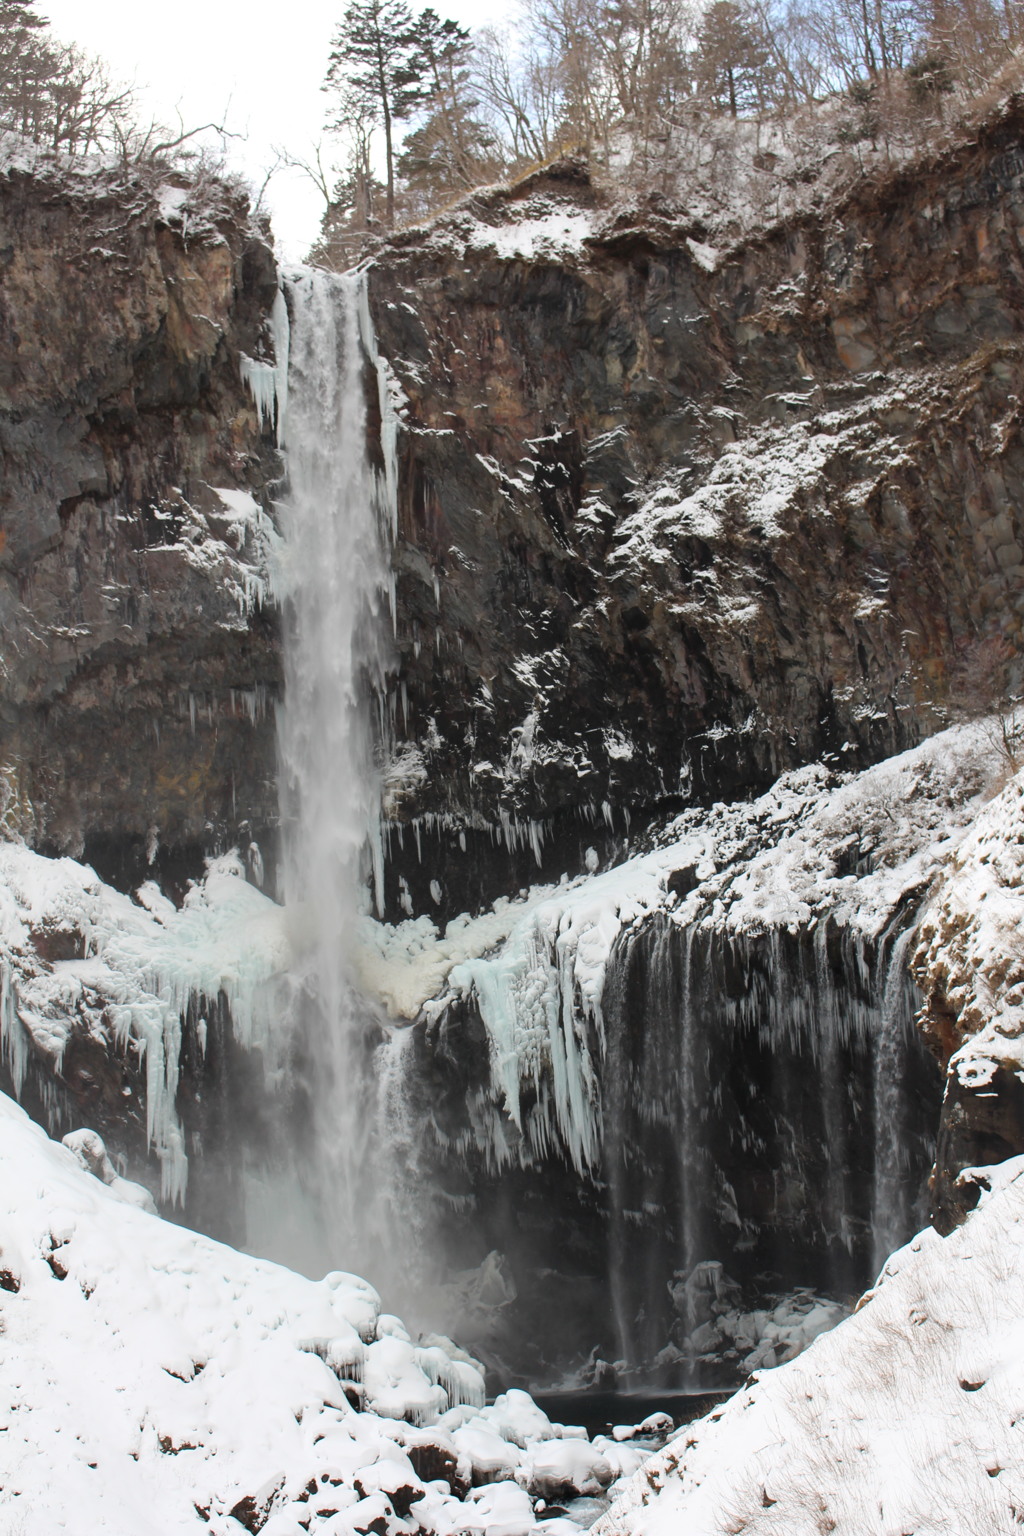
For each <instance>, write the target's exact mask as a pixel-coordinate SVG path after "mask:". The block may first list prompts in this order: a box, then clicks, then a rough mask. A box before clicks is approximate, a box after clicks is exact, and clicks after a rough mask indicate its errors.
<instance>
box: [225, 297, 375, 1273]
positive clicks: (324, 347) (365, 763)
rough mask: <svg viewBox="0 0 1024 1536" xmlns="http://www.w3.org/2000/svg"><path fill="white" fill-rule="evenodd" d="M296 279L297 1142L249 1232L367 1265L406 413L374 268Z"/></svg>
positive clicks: (285, 438) (292, 1046)
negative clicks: (371, 950) (363, 943)
mask: <svg viewBox="0 0 1024 1536" xmlns="http://www.w3.org/2000/svg"><path fill="white" fill-rule="evenodd" d="M284 283H285V292H286V299H287V307H286V306H285V304H284V303H282V304H281V305H280V306H278V308H277V309H276V310H275V343H276V347H277V366H276V369H275V383H276V384H277V389H278V393H277V412H278V441H279V444H280V446H281V447H282V448H283V450H284V455H285V462H286V468H287V482H286V494H285V496H284V499H283V501H282V503H281V504H280V509H279V510H280V516H281V523H282V532H283V535H284V543H283V549H282V553H281V559H280V568H279V571H278V575H277V583H276V584H277V591H278V596H279V598H280V601H281V605H282V610H283V616H284V624H283V630H284V635H283V659H284V699H283V703H282V706H281V708H280V712H279V719H278V755H279V775H280V803H281V816H282V833H283V839H282V840H283V860H282V866H283V893H282V894H283V897H284V903H285V911H286V916H287V923H288V926H289V930H290V934H291V938H292V943H293V948H294V951H295V954H296V965H295V968H294V969H293V972H292V975H291V978H290V982H291V990H292V996H291V998H290V999H289V1000H288V1002H287V1004H286V1007H287V1011H288V1012H289V1014H290V1016H291V1018H290V1028H288V1029H287V1030H286V1031H285V1037H286V1038H285V1048H286V1049H287V1050H288V1051H289V1052H290V1055H289V1060H288V1063H287V1071H286V1074H285V1081H284V1082H283V1083H282V1089H283V1093H284V1096H285V1097H286V1098H287V1095H288V1093H289V1092H291V1093H292V1095H293V1096H295V1090H296V1087H298V1089H299V1092H298V1095H297V1098H298V1104H299V1107H298V1110H297V1111H296V1122H295V1125H294V1126H293V1134H294V1139H295V1141H296V1142H297V1143H298V1148H299V1150H298V1151H297V1153H296V1156H295V1160H294V1163H293V1166H292V1167H291V1168H290V1169H288V1170H282V1172H281V1174H280V1176H279V1177H275V1178H272V1179H271V1180H270V1183H269V1185H268V1182H267V1178H266V1176H265V1175H261V1178H260V1180H259V1181H257V1184H256V1187H255V1188H254V1189H252V1190H250V1198H249V1201H248V1205H249V1209H248V1213H247V1220H248V1227H249V1240H250V1243H251V1244H253V1246H255V1247H258V1248H261V1249H262V1250H264V1251H271V1252H273V1253H274V1256H280V1257H283V1258H287V1259H288V1260H289V1261H290V1262H292V1263H293V1264H296V1265H298V1266H300V1267H305V1268H308V1269H310V1270H312V1269H316V1268H317V1267H321V1268H322V1267H335V1266H337V1265H338V1264H339V1263H343V1264H344V1265H345V1267H352V1268H355V1267H357V1266H358V1265H359V1264H362V1265H363V1267H364V1268H370V1267H371V1266H370V1264H369V1262H368V1258H367V1245H368V1244H369V1243H370V1242H371V1238H372V1233H371V1230H370V1229H371V1228H372V1225H373V1220H374V1214H373V1212H372V1211H371V1209H370V1207H371V1205H372V1202H371V1201H369V1200H368V1188H367V1185H366V1181H365V1179H364V1178H363V1176H362V1170H363V1169H364V1166H365V1163H366V1159H367V1156H368V1152H369V1143H370V1140H371V1137H372V1132H373V1123H374V1114H373V1097H374V1088H373V1084H372V1073H371V1071H370V1061H369V1057H370V1055H371V1054H372V1052H371V1050H370V1047H369V1046H368V1043H367V1014H368V1012H369V1009H368V1005H367V1004H366V1001H365V999H364V998H362V997H361V996H360V994H359V993H358V991H357V989H356V988H355V986H354V984H353V980H352V974H353V947H354V944H355V935H356V932H357V928H358V922H359V919H360V917H361V916H362V914H363V912H364V910H365V907H366V906H367V905H368V904H370V903H369V902H368V898H367V887H368V885H369V887H370V889H371V890H372V891H373V893H374V896H373V902H374V903H375V904H376V905H377V906H378V908H379V905H380V891H381V883H382V878H383V869H382V859H381V854H380V849H381V839H380V832H379V811H380V794H379V782H378V772H377V769H376V767H375V765H374V758H373V732H372V721H371V701H372V697H373V695H374V693H377V694H378V695H380V694H381V693H382V692H383V682H384V675H385V669H386V665H387V660H388V641H389V637H390V634H391V631H392V622H391V620H392V618H393V601H394V593H393V583H392V578H391V574H390V560H389V551H390V544H391V540H392V537H393V533H394V509H395V473H396V469H395V451H394V450H395V441H396V431H395V422H394V417H393V412H392V409H391V403H390V399H389V393H388V379H387V374H386V369H385V367H384V365H383V363H382V362H380V360H379V359H378V358H377V355H376V348H375V344H374V337H373V327H372V323H371V320H370V315H369V309H368V305H367V299H366V288H365V280H364V279H363V277H362V276H361V275H360V274H346V275H342V276H339V275H335V274H331V273H327V272H323V271H317V270H313V269H307V268H298V269H294V270H291V271H289V272H287V273H286V274H285V279H284ZM285 351H286V353H287V363H286V367H285V366H283V359H282V353H284V352H285ZM285 378H286V380H287V389H286V391H284V390H283V389H282V387H281V384H282V381H283V380H284V379H285ZM368 386H369V388H370V389H372V388H373V387H374V386H376V390H377V396H378V398H377V400H376V401H375V402H373V404H374V408H375V410H376V411H379V414H380V420H381V424H382V430H381V434H380V437H381V455H380V457H381V462H380V464H379V465H375V464H374V463H373V462H372V461H371V455H370V453H369V452H368V443H367V432H368V428H369V425H370V413H369V409H368V397H367V393H368ZM367 864H369V866H370V867H369V869H367ZM368 877H369V878H368Z"/></svg>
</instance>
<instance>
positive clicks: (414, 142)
mask: <svg viewBox="0 0 1024 1536" xmlns="http://www.w3.org/2000/svg"><path fill="white" fill-rule="evenodd" d="M414 29H415V47H416V53H415V56H414V58H413V60H412V61H411V63H412V65H413V67H414V68H415V69H416V71H417V74H418V76H419V78H420V80H421V82H422V90H423V92H424V95H425V97H426V99H425V101H424V103H423V108H422V110H423V112H424V118H423V121H422V122H421V123H420V125H419V126H418V127H417V128H415V129H414V130H413V132H412V133H410V134H408V135H407V137H406V139H405V142H404V145H403V150H402V154H401V156H400V157H399V160H398V170H399V173H400V174H401V176H402V178H403V180H404V181H405V182H406V184H407V186H408V187H409V188H410V189H411V190H412V191H413V192H414V193H419V194H420V195H421V197H422V198H423V199H424V204H425V206H426V205H429V204H430V203H431V202H432V201H435V200H436V199H437V197H438V196H439V195H440V196H442V197H444V196H451V195H452V193H453V192H459V191H466V190H468V189H469V188H470V187H473V186H477V185H479V183H480V181H481V179H483V178H484V177H486V176H489V175H493V174H494V172H495V171H496V170H497V168H498V166H497V162H496V160H495V158H494V153H493V152H494V149H495V138H494V135H493V134H492V133H491V132H490V131H489V130H488V129H487V127H486V126H485V125H484V123H483V122H482V121H481V120H480V118H479V116H478V109H479V106H480V100H479V97H478V96H477V95H476V93H475V92H474V91H473V88H472V85H471V80H470V71H469V58H470V54H471V51H472V45H471V43H470V36H469V31H468V29H467V28H465V27H460V26H459V25H458V23H457V22H454V21H442V20H441V18H440V17H439V16H438V14H437V12H436V11H434V10H430V9H428V10H425V11H421V12H420V14H419V16H418V17H417V18H416V21H415V23H414Z"/></svg>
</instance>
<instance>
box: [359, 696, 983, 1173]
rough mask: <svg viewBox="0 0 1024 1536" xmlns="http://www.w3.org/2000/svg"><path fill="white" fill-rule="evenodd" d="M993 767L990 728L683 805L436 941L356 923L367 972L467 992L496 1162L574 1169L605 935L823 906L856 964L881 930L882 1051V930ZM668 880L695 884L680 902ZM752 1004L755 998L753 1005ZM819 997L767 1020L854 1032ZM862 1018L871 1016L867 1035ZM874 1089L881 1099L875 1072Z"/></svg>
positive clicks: (725, 924) (732, 931)
mask: <svg viewBox="0 0 1024 1536" xmlns="http://www.w3.org/2000/svg"><path fill="white" fill-rule="evenodd" d="M996 759H997V754H996V752H995V749H994V747H993V745H992V743H991V740H990V738H989V735H988V733H987V732H986V730H985V729H984V727H982V726H962V727H956V728H953V729H951V730H948V731H946V732H943V733H942V734H940V735H939V736H936V737H934V738H932V739H930V740H929V741H927V742H925V743H924V744H923V745H921V746H920V747H916V748H914V749H913V750H911V751H909V752H906V753H904V754H902V755H901V756H899V757H896V758H893V759H891V760H889V761H888V762H886V763H883V764H881V765H879V766H878V767H877V768H872V769H869V770H867V771H866V772H864V773H861V774H858V775H843V774H838V773H836V772H834V771H832V770H830V769H827V768H825V767H823V766H821V765H812V766H810V767H808V768H802V769H798V770H796V771H795V772H792V773H789V774H786V775H784V776H783V778H781V779H780V780H779V781H778V783H777V784H776V785H775V786H774V787H773V788H772V789H771V790H769V791H768V792H767V793H766V794H765V795H763V796H761V797H760V798H759V799H758V800H755V801H754V802H752V803H750V804H736V805H716V806H713V807H712V808H711V809H710V810H706V811H705V810H693V811H687V812H685V813H684V814H683V815H682V816H680V817H679V818H678V819H677V820H676V821H675V822H673V823H672V824H671V826H670V827H669V828H668V829H666V831H665V832H664V833H663V834H662V835H660V836H659V837H658V839H657V846H656V847H654V848H652V849H651V850H650V851H649V852H647V853H643V854H640V855H637V856H636V857H634V858H632V859H628V860H627V861H626V862H625V863H623V864H621V865H619V866H617V867H615V868H612V869H609V870H607V871H605V872H603V873H599V874H593V875H587V876H585V877H581V878H578V879H576V880H572V881H565V882H564V883H561V884H559V885H557V886H544V887H538V888H535V889H534V890H533V891H531V892H530V893H529V894H528V895H527V896H526V897H525V898H522V899H519V900H515V901H510V902H506V901H501V902H497V903H495V906H494V908H493V909H492V910H491V911H490V912H486V913H483V914H482V915H480V916H478V917H470V916H468V915H466V916H462V917H459V918H455V919H453V920H452V921H451V922H449V923H448V925H447V927H446V930H445V932H444V934H443V935H441V934H439V933H438V930H437V929H436V927H435V926H434V925H433V924H432V923H431V922H430V920H429V919H427V918H425V917H419V918H415V919H411V920H410V921H408V922H406V923H401V924H398V925H396V926H393V927H388V926H386V925H380V924H377V925H374V926H373V927H372V928H368V927H365V926H364V929H363V940H364V949H363V956H362V960H361V974H362V976H363V978H364V980H365V981H366V983H367V984H369V985H376V987H377V989H378V990H379V993H380V995H381V996H382V997H383V998H384V999H385V1000H386V1002H387V1003H388V1005H389V1007H390V1008H391V1010H392V1012H393V1013H395V1014H397V1015H399V1016H404V1017H407V1018H409V1017H414V1016H415V1015H416V1013H417V1012H418V1010H419V1009H420V1008H422V1009H423V1010H424V1011H425V1013H426V1015H427V1017H428V1018H437V1017H438V1016H439V1015H441V1014H442V1013H443V1011H444V1010H445V1009H446V1008H447V1007H449V1006H450V1005H451V1004H452V1003H453V1002H455V1001H458V1000H466V999H467V998H468V999H471V1000H472V1001H473V1003H474V1005H475V1006H476V1007H477V1009H478V1010H479V1014H480V1017H481V1019H482V1021H483V1023H484V1025H485V1027H486V1030H487V1036H488V1040H489V1046H490V1063H491V1065H490V1079H491V1081H490V1099H491V1104H492V1106H493V1110H494V1113H493V1114H490V1113H488V1112H487V1111H486V1106H481V1108H480V1113H479V1117H478V1125H479V1126H480V1127H481V1128H482V1129H481V1133H482V1134H483V1135H484V1136H485V1138H486V1139H487V1140H488V1141H489V1148H490V1152H491V1154H492V1156H493V1157H494V1159H495V1160H496V1162H498V1163H500V1162H502V1161H504V1160H507V1159H508V1158H510V1157H518V1156H521V1155H526V1156H542V1155H544V1154H545V1153H546V1152H548V1151H550V1150H552V1149H561V1150H562V1151H563V1152H564V1154H565V1155H567V1156H568V1157H569V1159H570V1160H571V1161H572V1163H573V1164H574V1166H575V1167H576V1168H577V1169H579V1170H581V1171H582V1170H584V1169H585V1168H587V1167H591V1166H593V1165H594V1164H595V1163H596V1161H597V1159H598V1156H599V1154H600V1149H601V1145H602V1120H601V1094H600V1080H601V1063H602V1060H603V1056H604V1051H605V1048H606V1044H607V1041H606V1020H605V1016H604V997H605V985H606V979H607V971H608V964H609V959H610V957H611V955H612V953H613V950H614V948H615V946H616V944H620V943H621V942H622V941H623V939H624V938H628V936H629V935H630V934H631V933H636V932H639V931H640V930H641V929H642V927H643V925H644V924H645V923H646V922H648V921H649V920H650V919H651V918H652V916H654V915H655V914H659V913H660V914H664V916H665V920H666V921H667V922H668V923H670V924H672V925H673V926H674V927H676V928H679V929H686V930H689V931H690V932H691V933H692V935H693V939H692V942H693V943H695V944H700V943H701V942H702V941H704V940H706V939H707V937H708V936H709V935H711V934H716V935H718V936H719V937H720V938H721V940H722V941H723V942H725V943H734V944H737V945H741V944H742V943H743V942H744V941H745V939H746V938H748V937H751V936H767V937H768V938H769V940H770V941H771V939H772V935H776V936H781V935H785V934H787V933H789V934H792V933H795V932H796V931H797V930H798V929H808V930H811V931H813V930H814V929H815V928H816V927H817V926H818V925H820V924H821V923H822V922H823V920H824V919H825V917H826V916H828V917H830V918H831V920H832V921H833V922H834V923H835V924H837V925H839V926H840V927H841V928H842V929H843V930H845V931H846V932H847V934H848V935H849V944H850V946H851V949H852V951H858V946H861V948H860V950H859V952H860V953H861V955H862V958H861V959H860V960H858V959H857V958H856V954H854V955H853V958H852V960H851V964H853V965H854V967H856V966H857V965H860V966H862V967H863V968H865V969H866V968H867V966H868V965H869V963H870V961H869V957H868V948H867V947H868V946H869V945H872V944H874V945H877V944H878V943H879V941H881V940H882V939H883V938H885V936H886V935H887V933H889V935H890V937H888V938H887V939H886V945H885V946H884V947H886V975H888V974H889V969H890V968H889V965H888V961H889V960H891V959H898V961H899V965H898V966H897V967H894V968H892V981H891V990H890V993H889V995H888V998H886V997H885V995H884V988H885V985H886V981H885V976H883V977H882V978H881V983H880V985H881V988H882V992H883V996H882V999H881V1012H882V1025H883V1030H882V1033H883V1041H882V1054H883V1055H884V1053H885V1051H890V1052H891V1050H892V1049H894V1048H895V1046H896V1043H897V1042H896V1039H895V1035H896V1033H897V1032H898V1028H899V1027H901V1026H900V1025H899V1018H898V1010H897V1006H896V1005H897V1001H898V999H897V995H896V988H897V985H898V982H899V980H900V978H905V964H904V962H905V958H906V946H905V944H904V943H902V942H900V941H899V939H898V935H897V934H895V933H892V925H893V924H894V922H895V923H896V924H897V925H899V924H900V923H901V922H902V923H903V924H905V923H906V921H907V920H908V919H909V917H910V916H911V915H912V913H913V911H914V909H915V908H916V906H917V904H918V902H919V901H920V899H921V896H922V895H923V893H924V891H925V890H926V888H927V886H928V883H929V881H930V880H931V879H932V878H933V877H934V875H935V873H936V871H937V870H939V869H940V868H941V867H942V865H943V862H944V861H945V860H946V859H947V858H948V857H949V855H950V853H951V852H952V850H953V848H954V847H955V846H956V843H957V841H958V840H959V839H960V838H961V837H962V836H963V835H964V832H965V830H966V828H967V826H968V825H969V823H970V822H971V820H972V818H973V816H974V815H975V814H976V813H977V810H978V805H979V802H980V798H981V797H982V795H983V794H984V792H985V790H986V788H987V785H988V784H989V783H990V781H991V778H992V776H993V774H994V773H995V772H996V771H997V767H998V763H997V760H996ZM679 872H684V873H685V874H686V875H687V880H686V882H685V884H686V885H688V886H690V887H691V888H690V889H689V890H688V891H687V893H686V894H685V895H679V894H678V890H679V888H680V887H679V882H678V881H677V880H674V878H673V877H674V876H676V875H677V874H678V873H679ZM908 904H909V906H908ZM820 931H821V936H822V938H824V928H821V930H820ZM893 943H896V944H897V945H898V950H897V951H896V953H894V954H893V953H890V951H891V950H892V945H893ZM758 1001H759V999H758V998H757V997H755V996H753V995H752V996H751V999H750V1008H751V1009H753V1008H754V1007H755V1006H756V1005H757V1003H758ZM828 1001H829V1000H828V995H827V992H826V991H822V992H821V996H818V997H816V998H815V1000H814V1006H813V1007H812V1008H811V1010H810V1012H808V1013H807V1016H806V1017H804V1016H802V1015H801V1012H800V1007H799V1000H797V1003H796V1005H794V1007H792V1008H787V1009H785V1010H782V1009H780V1010H779V1017H778V1021H777V1023H778V1028H779V1029H780V1030H783V1031H790V1032H793V1031H797V1032H799V1031H802V1030H809V1031H811V1032H812V1033H814V1034H815V1036H816V1037H817V1038H820V1041H821V1048H822V1049H825V1048H826V1045H827V1040H828V1038H829V1036H830V1034H831V1035H832V1036H834V1037H835V1038H837V1039H841V1038H842V1036H843V1032H844V1031H850V1030H856V1029H857V1028H858V1019H857V1016H856V1012H855V1011H850V1010H849V1009H846V1008H844V1009H843V1010H841V1011H838V1010H837V1011H835V1012H834V1016H829V1015H828V1012H827V1009H828ZM740 1006H741V1007H742V1006H743V1005H742V1004H741V1005H740ZM823 1006H824V1007H825V1009H826V1012H825V1015H824V1016H822V1015H821V1009H822V1007H823ZM833 1008H835V1005H834V1004H833ZM887 1010H888V1011H887ZM886 1018H888V1021H889V1023H888V1026H886V1025H885V1019H886ZM869 1023H870V1024H871V1026H872V1027H874V1016H873V1014H872V1019H871V1020H870V1021H869V1020H868V1019H867V1018H866V1016H865V1018H864V1019H863V1020H861V1021H860V1027H864V1028H866V1027H868V1025H869ZM886 1027H888V1030H889V1033H888V1035H886V1034H885V1028H886ZM878 1086H879V1093H880V1094H883V1095H884V1093H885V1092H886V1091H887V1089H886V1086H885V1068H884V1066H883V1065H881V1064H880V1066H879V1085H878ZM509 1124H511V1126H512V1127H513V1128H514V1135H513V1136H512V1137H511V1138H510V1137H509V1135H508V1133H507V1126H508V1125H509ZM884 1198H885V1196H884V1194H883V1196H882V1199H883V1201H884Z"/></svg>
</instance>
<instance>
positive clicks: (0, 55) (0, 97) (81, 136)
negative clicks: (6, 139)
mask: <svg viewBox="0 0 1024 1536" xmlns="http://www.w3.org/2000/svg"><path fill="white" fill-rule="evenodd" d="M130 109H131V92H130V91H129V90H126V89H124V88H121V87H117V86H114V85H112V84H111V82H110V79H109V77H108V75H107V72H106V69H105V68H104V66H103V64H102V63H100V62H99V60H97V59H92V58H89V57H88V56H87V55H86V54H83V53H82V52H81V50H80V49H78V48H75V47H73V46H65V45H63V44H61V43H58V42H57V41H56V40H55V39H54V38H53V37H52V36H51V35H50V31H49V27H48V25H47V23H46V22H45V21H44V20H43V18H42V17H41V16H37V15H36V13H35V11H34V10H33V9H32V7H31V5H28V4H23V3H21V0H0V128H5V129H7V130H8V131H10V132H13V133H17V134H20V135H21V136H22V137H24V138H27V139H31V140H33V141H34V142H35V143H37V144H45V145H46V146H47V147H48V148H50V149H59V150H65V151H67V152H69V153H71V154H75V153H86V152H88V151H89V150H91V149H96V148H99V147H100V146H101V145H102V144H104V143H105V142H108V141H109V140H110V138H111V137H116V135H117V133H118V131H119V130H121V129H123V127H124V125H125V123H126V121H127V118H128V115H129V113H130Z"/></svg>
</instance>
